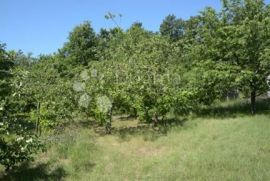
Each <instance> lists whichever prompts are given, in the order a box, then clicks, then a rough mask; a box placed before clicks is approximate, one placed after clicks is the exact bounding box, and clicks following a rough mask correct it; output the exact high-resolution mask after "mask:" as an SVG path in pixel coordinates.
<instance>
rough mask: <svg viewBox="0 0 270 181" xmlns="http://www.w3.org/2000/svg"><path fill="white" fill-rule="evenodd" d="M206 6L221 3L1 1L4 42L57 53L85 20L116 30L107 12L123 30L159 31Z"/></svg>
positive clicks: (204, 0)
mask: <svg viewBox="0 0 270 181" xmlns="http://www.w3.org/2000/svg"><path fill="white" fill-rule="evenodd" d="M269 1H270V0H269ZM206 6H212V7H214V8H216V9H219V8H220V7H221V4H220V0H130V1H127V0H0V41H1V42H2V43H6V44H7V48H8V49H9V50H10V49H15V50H18V49H21V50H23V51H24V52H25V53H27V52H33V53H34V55H39V54H41V53H43V54H47V53H53V52H55V51H57V49H58V48H60V47H61V46H62V45H63V43H64V42H65V41H67V37H68V33H69V32H70V31H71V30H72V28H74V26H76V25H78V24H80V23H82V22H83V21H85V20H90V21H91V22H92V26H93V27H94V29H95V30H96V32H98V31H99V29H100V28H101V27H103V28H109V27H112V26H113V23H112V22H110V21H108V20H106V19H105V18H104V15H105V14H106V13H107V12H112V13H121V14H122V15H123V17H122V20H121V27H123V28H127V27H129V26H130V25H131V24H132V23H133V22H135V21H140V22H142V23H143V25H144V27H145V28H146V29H148V30H153V31H157V30H158V29H159V25H160V23H161V22H162V20H163V19H164V17H165V16H166V15H168V14H172V13H173V14H175V15H176V16H177V17H181V18H184V19H187V18H188V17H190V16H192V15H196V14H197V13H198V11H200V10H202V9H203V8H204V7H206Z"/></svg>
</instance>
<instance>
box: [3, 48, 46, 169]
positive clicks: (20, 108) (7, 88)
mask: <svg viewBox="0 0 270 181" xmlns="http://www.w3.org/2000/svg"><path fill="white" fill-rule="evenodd" d="M4 48H5V47H4V46H3V45H1V46H0V73H1V79H0V88H1V94H0V98H1V99H0V164H1V165H4V166H5V168H6V170H9V169H11V168H12V167H14V166H16V165H18V164H19V163H22V162H24V161H27V160H31V159H32V154H33V153H35V152H36V151H37V150H38V149H39V148H40V147H41V144H40V142H39V141H38V139H37V137H36V136H35V135H34V133H33V129H32V127H31V124H29V122H28V121H29V111H30V110H29V108H28V106H27V105H28V102H27V97H26V96H25V95H24V94H23V92H22V86H23V84H22V82H21V81H20V80H21V79H22V78H23V77H24V74H21V73H20V71H19V70H16V69H15V68H14V64H13V61H12V59H10V56H9V55H8V53H7V52H6V51H5V49H4Z"/></svg>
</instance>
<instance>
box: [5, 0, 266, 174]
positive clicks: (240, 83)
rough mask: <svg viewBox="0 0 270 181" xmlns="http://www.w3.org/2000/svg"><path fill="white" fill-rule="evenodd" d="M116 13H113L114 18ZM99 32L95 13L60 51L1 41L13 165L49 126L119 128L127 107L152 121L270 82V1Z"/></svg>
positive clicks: (242, 0) (233, 2) (228, 1)
mask: <svg viewBox="0 0 270 181" xmlns="http://www.w3.org/2000/svg"><path fill="white" fill-rule="evenodd" d="M114 17H115V16H114V15H112V14H108V15H107V16H106V18H107V19H111V20H113V21H114V20H115V19H114ZM116 25H117V27H116V28H113V29H109V30H107V29H101V30H100V32H99V33H96V32H94V30H93V28H92V27H91V23H90V22H89V21H86V22H84V23H82V24H80V25H78V26H76V27H75V28H74V29H73V30H72V32H70V34H69V37H68V40H67V42H66V43H65V44H64V46H63V47H62V48H60V49H59V51H58V52H57V53H55V54H53V55H41V56H39V57H38V58H32V57H31V55H24V54H23V53H22V52H20V51H19V52H15V51H6V50H5V47H4V45H0V75H1V77H0V115H1V120H0V134H1V135H0V141H1V145H0V147H1V150H0V158H1V159H0V164H2V165H4V166H6V167H7V169H9V168H11V167H13V166H14V165H16V164H17V163H20V162H24V161H25V160H29V159H30V158H31V155H32V153H34V152H36V151H37V149H38V148H40V146H41V145H40V143H39V142H38V138H39V137H40V136H42V133H43V132H52V133H53V132H54V131H55V130H57V129H58V128H59V127H62V126H64V125H66V124H71V123H72V121H73V120H74V119H75V118H78V117H79V118H82V119H87V120H88V121H90V120H92V119H93V120H94V122H95V123H98V124H99V125H103V126H105V128H106V129H105V130H106V132H107V133H111V127H112V117H113V115H117V114H125V115H129V116H131V117H134V118H138V119H139V120H140V121H141V122H143V123H147V124H150V125H153V126H158V125H159V124H161V123H164V122H165V123H166V122H168V120H169V118H168V117H169V115H174V116H184V115H187V114H189V113H192V112H198V110H199V108H200V107H202V106H203V105H211V104H212V103H214V102H215V101H216V100H220V99H222V98H223V97H224V95H228V94H230V93H231V92H237V94H241V95H244V96H250V102H251V112H252V113H253V114H254V113H255V101H256V96H258V95H262V94H265V93H266V91H267V90H268V89H269V85H268V83H267V77H268V76H269V75H270V60H269V57H270V41H269V40H270V28H269V27H270V8H269V6H268V5H265V4H264V2H263V1H262V0H223V8H222V10H221V11H220V12H217V11H216V10H214V9H212V8H210V7H208V8H206V9H204V10H203V11H201V12H200V13H199V15H197V16H195V17H191V18H190V19H188V20H182V19H180V18H177V17H176V16H174V15H169V16H167V17H166V18H165V19H164V21H163V22H162V23H161V25H160V32H157V33H154V32H151V31H147V30H145V29H144V28H143V25H142V23H139V22H136V23H134V24H133V25H132V26H131V27H130V28H129V29H127V30H123V29H121V27H119V26H118V24H116Z"/></svg>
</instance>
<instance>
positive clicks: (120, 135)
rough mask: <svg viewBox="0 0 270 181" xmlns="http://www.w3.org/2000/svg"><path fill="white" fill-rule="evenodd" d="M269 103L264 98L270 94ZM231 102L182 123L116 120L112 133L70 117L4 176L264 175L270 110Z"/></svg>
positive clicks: (269, 158)
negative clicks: (155, 125) (252, 111)
mask: <svg viewBox="0 0 270 181" xmlns="http://www.w3.org/2000/svg"><path fill="white" fill-rule="evenodd" d="M268 103H269V102H268ZM268 103H267V104H264V105H262V106H266V107H264V108H267V109H264V111H263V112H260V111H259V112H258V114H257V115H256V116H251V115H248V113H246V112H245V110H246V109H245V108H241V107H240V108H239V107H238V108H232V107H230V106H231V105H226V104H225V105H224V106H223V107H222V106H219V107H213V109H211V110H209V109H208V110H204V112H202V113H201V115H200V117H195V116H193V118H191V117H190V118H189V119H188V120H187V121H185V122H182V124H181V125H175V126H169V127H166V128H164V127H161V128H160V130H159V131H156V130H153V129H151V128H144V127H142V128H140V129H139V128H137V127H136V124H135V123H136V121H132V120H129V121H126V120H121V121H120V120H117V121H115V122H114V123H113V126H114V127H118V131H115V133H114V134H113V135H99V134H97V133H95V132H94V131H93V130H92V129H90V126H88V125H87V124H76V125H73V126H71V127H70V128H69V129H66V130H65V131H64V132H63V133H61V134H59V135H57V136H55V137H51V138H50V139H49V140H50V142H51V146H50V147H49V148H48V149H47V151H46V152H44V153H42V154H40V155H37V156H36V161H35V162H34V163H28V164H25V165H23V166H22V167H21V168H19V169H18V170H16V171H13V172H11V173H10V174H8V175H6V176H2V178H1V179H2V180H98V181H102V180H106V181H107V180H115V181H120V180H147V181H151V180H153V181H157V180H166V181H167V180H168V181H170V180H237V181H239V180H243V181H248V180H269V178H270V114H269V113H268V108H269V107H267V106H268V105H269V104H268Z"/></svg>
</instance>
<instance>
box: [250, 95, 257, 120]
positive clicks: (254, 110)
mask: <svg viewBox="0 0 270 181" xmlns="http://www.w3.org/2000/svg"><path fill="white" fill-rule="evenodd" d="M255 104H256V91H255V90H252V91H251V93H250V106H251V114H253V115H254V114H255V112H256V107H255Z"/></svg>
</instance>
